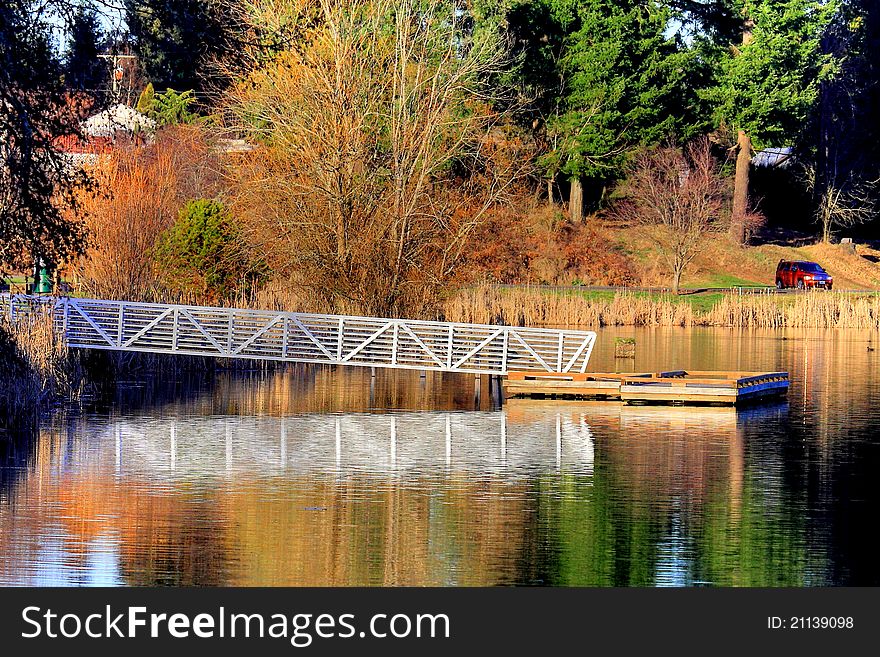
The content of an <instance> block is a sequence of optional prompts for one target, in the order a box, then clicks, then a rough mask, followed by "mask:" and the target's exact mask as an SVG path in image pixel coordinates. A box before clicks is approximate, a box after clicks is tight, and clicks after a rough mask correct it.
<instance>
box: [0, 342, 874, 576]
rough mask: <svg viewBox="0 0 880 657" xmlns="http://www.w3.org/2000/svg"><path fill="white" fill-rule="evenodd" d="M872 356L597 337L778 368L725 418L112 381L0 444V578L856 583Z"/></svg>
mask: <svg viewBox="0 0 880 657" xmlns="http://www.w3.org/2000/svg"><path fill="white" fill-rule="evenodd" d="M621 335H624V336H631V335H634V336H635V337H636V338H637V341H638V346H637V358H636V360H635V362H632V361H618V362H617V363H615V362H614V359H613V357H611V356H610V355H609V354H611V353H612V351H613V349H612V342H613V338H614V337H615V336H621ZM878 342H880V337H878V334H877V333H868V332H864V333H862V332H854V331H827V332H796V331H788V332H760V331H748V332H738V331H731V330H696V329H695V330H682V329H653V330H648V329H646V330H634V329H631V330H618V331H616V332H613V331H603V332H601V333H600V339H599V344H598V345H597V347H596V350H595V351H594V358H593V362H592V364H591V369H594V370H599V369H603V370H609V369H610V370H613V369H618V370H624V371H626V370H631V369H635V370H641V369H647V370H651V369H669V368H672V367H676V368H678V367H682V368H691V369H743V370H752V369H754V370H777V369H782V370H788V371H789V372H791V375H792V387H791V390H790V393H789V397H788V400H787V402H784V403H778V402H777V403H774V404H772V405H766V406H759V407H755V408H751V409H747V410H741V411H735V410H733V409H729V408H684V407H639V406H635V407H630V406H623V405H621V404H619V403H613V402H592V403H590V402H583V403H578V402H549V401H548V402H543V401H529V400H513V401H510V402H508V403H506V404H505V405H504V406H503V408H501V407H499V405H498V400H497V399H496V398H495V397H494V395H491V394H490V391H489V390H488V389H487V386H486V383H485V380H484V383H483V389H482V390H481V393H482V394H481V395H480V397H479V400H477V399H476V398H475V397H476V395H475V390H474V381H473V378H472V377H465V376H461V375H458V376H450V375H446V376H441V375H439V374H433V375H432V374H429V375H428V376H427V377H426V378H424V379H421V378H419V375H418V373H410V372H385V373H383V372H379V374H378V376H377V378H376V379H375V380H374V381H371V379H370V375H369V371H368V370H359V369H344V370H342V369H341V370H338V371H335V372H334V371H332V370H330V369H311V368H297V369H291V370H289V371H287V372H283V373H271V374H253V375H247V374H244V375H243V374H235V375H233V374H229V375H226V374H222V375H218V376H217V377H216V379H215V380H213V381H207V382H206V381H197V382H194V381H173V382H163V383H159V382H155V381H153V382H143V381H141V382H131V383H130V384H128V385H126V386H125V387H124V388H123V389H122V390H121V391H120V393H119V395H118V399H117V400H116V401H114V402H113V403H112V404H109V405H105V406H103V407H99V408H96V409H93V410H91V411H88V412H66V413H59V414H57V415H56V416H55V417H53V418H51V419H50V420H47V421H46V423H45V424H44V425H43V426H42V427H40V429H39V430H38V431H35V432H34V433H33V434H32V435H23V436H14V437H11V438H10V439H9V440H6V441H4V440H3V439H0V584H3V585H13V584H24V585H65V584H70V585H107V584H110V585H114V584H118V585H151V584H168V585H491V584H537V585H562V586H569V585H609V586H644V585H647V586H652V585H657V586H670V585H671V586H680V585H716V586H763V585H771V586H775V585H789V586H824V585H839V584H851V585H867V584H873V585H877V584H880V566H878V560H877V557H876V549H875V548H876V544H875V542H874V539H873V537H874V535H875V532H874V527H875V524H876V521H877V510H878V508H880V506H878V505H880V484H878V481H880V477H878V472H880V434H878V432H877V431H875V428H874V427H875V424H876V422H877V421H878V419H880V345H878V344H877V343H878ZM874 346H877V347H878V351H873V350H872V347H874Z"/></svg>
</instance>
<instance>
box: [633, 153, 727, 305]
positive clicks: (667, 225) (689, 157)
mask: <svg viewBox="0 0 880 657" xmlns="http://www.w3.org/2000/svg"><path fill="white" fill-rule="evenodd" d="M626 190H627V196H628V202H629V205H628V206H627V207H628V213H629V214H630V216H631V217H632V218H633V219H634V220H635V221H637V222H638V223H641V224H642V225H645V226H651V227H654V229H655V230H652V231H651V236H652V238H653V239H654V240H655V241H656V243H657V246H658V247H660V250H661V253H662V254H663V257H664V258H665V259H666V260H667V263H668V265H669V267H670V269H671V270H672V291H673V292H674V293H675V294H678V291H679V287H680V285H681V275H682V272H683V271H684V270H685V268H686V267H687V266H688V265H689V264H690V263H691V261H692V260H693V259H694V257H695V256H696V254H697V250H698V247H699V245H700V242H701V241H702V240H703V238H704V237H705V236H706V235H707V234H709V233H712V232H716V231H720V230H723V228H724V226H723V225H722V224H723V222H722V216H723V208H724V199H725V190H726V188H725V184H724V181H723V179H722V178H721V176H720V175H719V172H718V165H717V163H716V161H715V158H713V157H712V153H711V150H710V145H709V140H708V139H705V138H701V139H697V140H696V141H693V142H691V143H690V144H688V145H687V146H686V147H685V148H684V149H683V150H682V149H679V148H676V147H674V146H665V147H661V148H656V149H654V150H650V151H646V152H644V153H642V154H641V155H640V156H639V157H637V158H636V160H635V162H634V164H633V167H632V172H631V174H630V176H629V178H628V179H627V182H626Z"/></svg>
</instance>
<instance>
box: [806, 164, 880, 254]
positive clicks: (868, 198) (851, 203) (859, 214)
mask: <svg viewBox="0 0 880 657" xmlns="http://www.w3.org/2000/svg"><path fill="white" fill-rule="evenodd" d="M834 178H835V177H833V176H832V177H831V180H827V181H826V182H825V184H824V185H822V186H821V190H820V189H819V188H818V187H819V186H818V185H817V175H816V167H815V166H814V165H808V166H806V167H805V168H804V182H805V183H806V186H807V189H808V190H809V191H810V192H812V193H813V194H814V196H815V197H816V208H815V210H814V211H813V213H814V216H815V219H816V223H818V224H819V226H820V227H821V228H822V241H823V242H825V243H828V242H831V237H832V235H833V232H834V228H835V227H837V228H851V227H853V226H856V225H858V224H863V223H865V222H866V221H870V220H871V219H873V218H874V217H875V216H876V215H877V210H878V207H877V204H878V199H877V197H878V193H880V180H873V181H869V180H862V179H860V178H858V177H857V176H856V175H855V174H850V175H849V176H847V177H846V179H844V180H842V181H839V180H835V179H834Z"/></svg>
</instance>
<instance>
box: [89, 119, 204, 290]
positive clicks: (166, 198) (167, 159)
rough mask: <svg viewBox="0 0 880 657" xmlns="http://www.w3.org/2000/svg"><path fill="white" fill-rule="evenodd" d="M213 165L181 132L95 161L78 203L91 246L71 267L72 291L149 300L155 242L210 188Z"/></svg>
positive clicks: (155, 284)
mask: <svg viewBox="0 0 880 657" xmlns="http://www.w3.org/2000/svg"><path fill="white" fill-rule="evenodd" d="M213 164H214V163H213V161H212V156H211V155H210V152H209V149H208V146H207V144H206V143H205V141H204V139H202V137H201V136H200V134H199V133H198V132H197V131H195V130H193V129H187V128H178V129H172V130H165V131H163V132H161V133H160V134H159V136H158V138H157V139H156V141H155V142H154V143H153V144H150V145H147V146H134V145H133V146H131V147H128V148H120V149H116V150H115V151H113V152H112V153H111V154H110V155H108V156H105V157H103V158H101V159H100V160H98V162H97V163H96V164H95V165H94V171H93V173H94V176H95V179H96V181H97V186H96V188H95V189H94V190H90V191H89V192H88V193H84V196H83V198H82V199H81V208H82V210H83V211H84V214H85V218H86V223H87V226H88V230H89V238H90V239H89V249H88V252H87V253H86V255H85V257H83V258H82V259H80V260H79V261H78V262H77V263H76V264H75V266H74V280H75V285H76V286H77V288H78V289H79V290H80V291H81V292H83V293H85V294H88V295H93V296H98V297H103V298H110V299H131V300H151V299H153V298H154V297H156V296H157V292H159V290H160V287H161V280H162V276H161V272H160V271H159V267H158V266H157V262H156V259H155V249H156V245H157V241H158V239H159V236H160V235H161V234H162V233H163V232H164V231H166V230H167V229H169V228H170V227H171V226H172V225H173V223H174V221H175V219H176V218H177V216H178V212H179V210H180V208H181V206H182V205H183V204H184V203H185V202H186V201H187V200H188V199H191V198H194V197H198V196H202V195H205V193H206V192H211V191H212V190H214V189H215V188H216V184H217V181H218V176H219V173H218V171H217V168H216V166H213Z"/></svg>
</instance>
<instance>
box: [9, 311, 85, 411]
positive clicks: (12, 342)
mask: <svg viewBox="0 0 880 657" xmlns="http://www.w3.org/2000/svg"><path fill="white" fill-rule="evenodd" d="M82 380H83V377H82V371H81V367H80V364H79V359H78V358H77V357H76V356H75V355H73V354H71V352H70V351H69V349H68V348H67V346H66V345H65V344H64V342H63V340H61V339H60V336H58V334H57V333H56V332H55V330H54V328H53V325H52V317H51V315H50V313H49V312H42V311H35V312H34V313H33V314H31V315H30V316H27V317H21V318H19V319H16V320H15V322H12V323H10V322H9V321H7V320H6V319H2V320H0V426H2V425H5V424H11V423H12V421H13V420H14V419H16V418H19V419H20V418H24V417H29V416H31V415H33V414H34V413H36V412H38V411H39V410H40V409H42V408H44V407H45V406H46V404H48V403H50V402H51V401H53V400H56V399H59V398H61V397H66V398H71V397H76V396H78V394H79V392H80V391H81V387H82Z"/></svg>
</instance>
